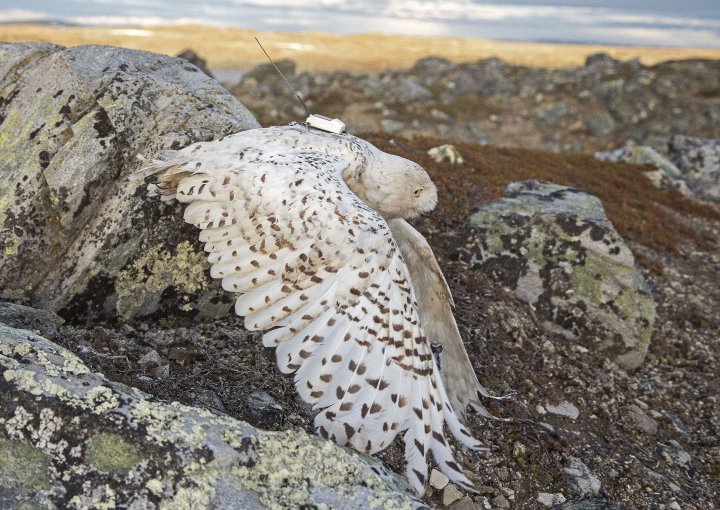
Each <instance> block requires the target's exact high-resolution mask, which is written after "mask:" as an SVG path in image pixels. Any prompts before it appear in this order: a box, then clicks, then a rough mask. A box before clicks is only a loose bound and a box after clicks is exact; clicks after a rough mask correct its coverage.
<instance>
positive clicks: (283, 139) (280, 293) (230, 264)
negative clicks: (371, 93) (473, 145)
mask: <svg viewBox="0 0 720 510" xmlns="http://www.w3.org/2000/svg"><path fill="white" fill-rule="evenodd" d="M151 174H158V177H157V186H158V188H159V190H160V192H161V194H162V197H163V199H173V198H175V199H177V200H179V201H180V202H182V203H186V204H188V205H187V207H186V209H185V213H184V217H185V221H187V222H188V223H191V224H193V225H195V226H196V227H198V228H200V229H201V230H202V231H201V232H200V240H201V241H202V242H205V243H206V244H205V250H206V251H207V252H208V253H209V256H208V260H209V262H210V264H211V269H210V274H211V276H212V277H214V278H219V279H222V286H223V288H224V289H226V290H228V291H230V292H233V293H236V294H237V295H238V296H237V300H236V302H235V312H236V313H237V314H238V315H240V316H243V317H244V318H245V326H246V327H247V329H249V330H256V331H257V330H263V331H266V332H265V334H264V336H263V345H265V346H266V347H274V348H275V352H276V355H277V363H278V366H279V368H280V370H281V371H282V372H284V373H288V374H294V380H295V386H296V388H297V391H298V393H299V394H300V396H301V397H302V398H303V399H304V400H305V401H306V402H309V403H311V404H313V407H314V409H315V410H316V411H318V413H317V415H316V417H315V428H316V430H317V431H318V433H319V434H320V435H321V436H322V437H324V438H328V439H331V440H333V441H335V442H336V443H338V444H340V445H351V446H352V447H353V448H355V449H357V450H359V451H361V452H367V453H371V454H372V453H376V452H379V451H380V450H383V449H384V448H386V447H387V446H388V445H389V444H390V443H391V442H392V441H393V440H394V438H395V437H396V436H397V435H398V434H399V433H404V442H405V458H406V462H407V476H408V478H409V480H410V483H411V485H412V487H413V488H414V489H415V490H416V491H417V493H418V494H423V492H424V486H425V482H426V480H427V478H428V477H427V473H428V457H429V454H430V453H431V452H432V456H433V458H434V460H435V462H436V463H437V465H438V467H439V468H440V470H441V471H443V472H444V473H445V474H446V475H447V476H448V477H449V478H450V479H451V480H452V481H454V482H455V483H457V484H458V485H460V486H462V487H464V488H466V489H468V490H473V485H472V483H471V482H470V480H469V479H468V478H467V477H466V476H465V475H464V474H463V472H462V469H461V468H460V466H459V465H458V464H457V463H456V462H455V461H454V458H453V455H452V452H451V450H450V447H449V445H448V442H447V439H446V435H445V432H444V425H447V427H448V429H449V431H450V432H451V433H452V434H453V435H454V436H455V437H456V438H457V439H458V440H459V441H460V442H461V443H462V444H463V445H465V446H467V447H469V448H472V449H478V448H480V446H481V445H480V444H479V442H478V441H477V440H475V439H474V438H473V437H472V436H471V434H470V433H469V432H468V431H467V430H466V429H465V428H464V427H463V425H462V423H461V422H462V421H464V419H465V412H466V410H467V408H468V407H470V408H473V409H475V410H476V411H479V412H481V413H483V414H484V413H485V412H486V411H484V408H483V407H482V405H481V404H480V401H479V400H480V395H483V396H487V392H486V391H485V390H484V389H483V388H482V386H480V384H479V382H478V379H477V377H476V376H475V373H474V372H473V368H472V365H471V364H470V360H469V359H468V356H467V353H466V351H465V348H464V346H463V343H462V339H461V338H460V334H459V332H458V328H457V325H456V323H455V319H454V318H453V315H452V311H451V307H452V306H453V304H452V296H451V295H450V290H449V288H448V286H447V283H446V281H445V278H444V277H443V275H442V272H441V271H440V267H439V266H438V263H437V261H436V259H435V256H434V255H433V253H432V250H431V249H430V246H429V245H428V243H427V241H425V238H423V236H422V235H421V234H420V233H418V232H417V231H416V230H415V229H414V228H413V227H412V226H410V224H409V223H407V222H406V221H405V219H406V218H413V217H416V216H418V215H421V214H424V213H428V212H430V211H432V210H433V209H434V208H435V205H436V203H437V191H436V188H435V185H434V184H433V183H432V181H431V180H430V177H429V176H428V174H427V173H426V172H425V170H423V169H422V168H421V167H420V166H419V165H417V164H415V163H413V162H411V161H408V160H406V159H404V158H401V157H399V156H394V155H391V154H387V153H385V152H382V151H380V150H379V149H377V148H376V147H374V146H373V145H371V144H370V143H368V142H366V141H364V140H362V139H360V138H356V137H354V136H351V135H349V134H346V133H341V134H333V133H328V132H324V131H320V130H317V129H313V128H310V127H309V126H307V125H303V124H291V125H289V126H282V127H270V128H263V129H252V130H248V131H243V132H241V133H237V134H234V135H230V136H226V137H224V138H222V139H220V140H216V141H212V142H208V143H198V144H194V145H191V146H189V147H186V148H184V149H182V150H179V151H170V152H168V153H166V154H164V155H163V156H162V158H161V159H160V160H157V161H154V162H153V163H152V164H151V165H150V166H149V167H148V168H146V169H144V170H143V171H141V172H140V173H139V174H137V175H136V176H137V177H145V176H148V175H151ZM431 342H432V343H435V344H439V345H440V346H442V351H441V353H440V354H439V356H438V358H437V359H436V358H435V356H434V355H433V351H432V350H431ZM438 366H440V367H441V368H442V372H440V370H439V369H438Z"/></svg>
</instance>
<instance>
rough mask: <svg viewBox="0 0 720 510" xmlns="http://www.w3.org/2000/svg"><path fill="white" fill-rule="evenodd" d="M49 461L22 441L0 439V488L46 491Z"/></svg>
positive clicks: (48, 485)
mask: <svg viewBox="0 0 720 510" xmlns="http://www.w3.org/2000/svg"><path fill="white" fill-rule="evenodd" d="M48 467H49V459H48V456H47V455H45V454H44V453H43V452H41V451H40V450H38V449H36V448H33V447H32V446H30V445H29V444H27V443H25V442H24V441H19V440H9V439H4V438H2V437H0V487H5V488H9V489H13V488H15V489H21V490H25V491H30V490H32V491H37V490H48V489H49V488H50V479H49V473H48Z"/></svg>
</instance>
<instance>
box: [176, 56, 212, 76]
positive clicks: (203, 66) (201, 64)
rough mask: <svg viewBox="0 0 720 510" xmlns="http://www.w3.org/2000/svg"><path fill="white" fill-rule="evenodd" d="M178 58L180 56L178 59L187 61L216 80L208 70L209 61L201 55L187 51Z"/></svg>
mask: <svg viewBox="0 0 720 510" xmlns="http://www.w3.org/2000/svg"><path fill="white" fill-rule="evenodd" d="M177 56H178V58H181V59H183V60H187V61H188V62H190V63H191V64H192V65H194V66H195V67H197V68H198V69H199V70H200V71H202V72H203V73H205V74H207V75H208V76H209V77H210V78H215V77H214V76H213V74H212V73H211V72H210V69H208V67H207V61H206V60H205V59H204V58H202V57H201V56H200V55H198V54H197V53H195V52H194V51H193V50H191V49H187V50H185V51H183V52H180V53H178V55H177Z"/></svg>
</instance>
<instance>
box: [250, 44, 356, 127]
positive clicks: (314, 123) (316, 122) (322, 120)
mask: <svg viewBox="0 0 720 510" xmlns="http://www.w3.org/2000/svg"><path fill="white" fill-rule="evenodd" d="M255 42H257V43H258V45H259V46H260V49H261V50H262V51H263V53H264V54H265V56H266V57H267V58H268V60H269V61H270V63H271V64H272V65H273V67H274V68H275V70H276V71H277V72H278V74H279V75H280V77H281V78H282V79H283V80H285V83H287V84H288V86H289V87H290V88H291V89H292V91H293V92H295V97H297V98H298V101H300V104H301V105H303V108H305V111H306V112H307V114H308V118H307V119H306V120H305V123H306V124H307V125H308V126H310V127H313V128H315V129H319V130H320V131H325V132H326V133H334V134H336V135H339V134H342V133H344V132H345V123H344V122H343V121H341V120H340V119H331V118H330V117H326V116H324V115H318V114H316V113H311V112H310V110H309V109H308V107H307V106H306V105H305V101H303V100H302V97H300V94H298V92H297V90H295V87H293V86H292V84H291V83H290V82H289V81H287V78H285V76H284V75H283V73H282V72H281V71H280V69H278V66H276V65H275V62H273V59H272V58H270V55H268V52H267V51H265V48H263V45H262V44H260V41H259V40H258V38H257V37H256V38H255Z"/></svg>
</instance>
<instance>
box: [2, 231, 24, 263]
mask: <svg viewBox="0 0 720 510" xmlns="http://www.w3.org/2000/svg"><path fill="white" fill-rule="evenodd" d="M0 224H2V222H0ZM19 246H20V238H19V237H18V236H17V235H16V234H15V232H13V233H12V234H11V235H10V242H9V243H8V244H7V245H6V246H5V249H4V250H3V251H4V252H5V255H7V256H8V257H12V256H13V255H15V254H16V253H17V250H18V247H19Z"/></svg>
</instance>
